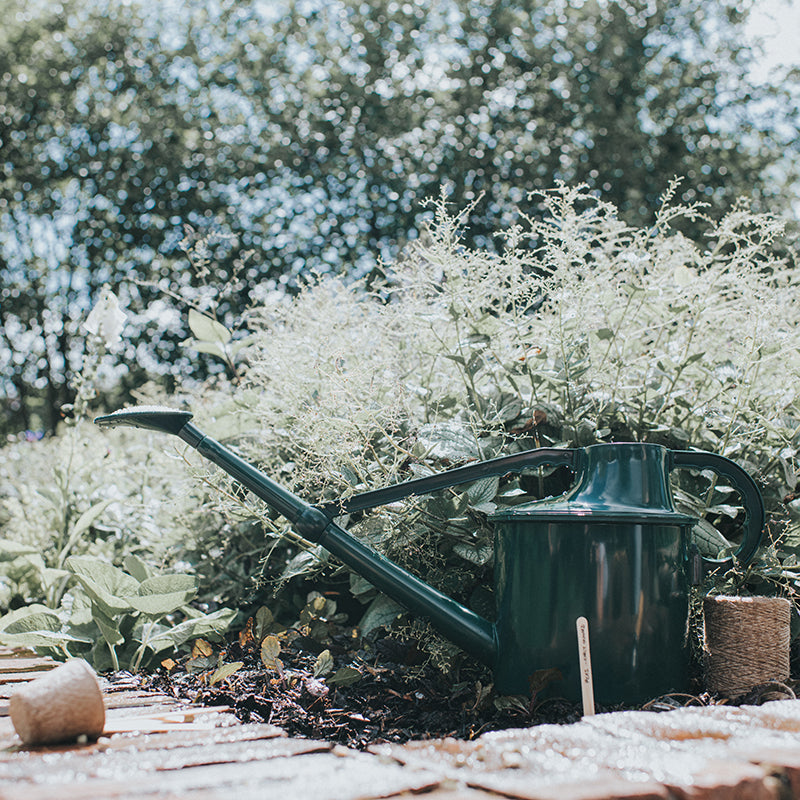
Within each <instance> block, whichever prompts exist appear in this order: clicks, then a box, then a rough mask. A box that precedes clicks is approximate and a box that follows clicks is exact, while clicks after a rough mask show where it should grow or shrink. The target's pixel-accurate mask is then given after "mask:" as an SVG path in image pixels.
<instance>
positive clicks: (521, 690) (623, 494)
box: [95, 406, 764, 704]
mask: <svg viewBox="0 0 800 800" xmlns="http://www.w3.org/2000/svg"><path fill="white" fill-rule="evenodd" d="M191 418H192V415H191V414H190V413H188V412H185V411H176V410H172V409H166V408H158V407H156V408H154V407H144V406H142V407H136V408H131V409H123V410H121V411H116V412H114V413H113V414H109V415H107V416H103V417H98V418H97V419H96V420H95V421H96V422H97V423H98V424H99V425H103V426H113V425H132V426H134V427H140V428H148V429H152V430H157V431H162V432H165V433H171V434H174V435H176V436H178V437H180V438H181V439H182V440H183V441H184V442H186V443H187V444H189V445H190V446H191V447H194V448H196V449H197V450H198V452H199V453H201V454H202V455H203V456H205V457H206V458H208V459H209V460H210V461H212V462H214V463H215V464H217V465H218V466H220V467H221V468H222V469H223V470H225V471H226V472H227V473H229V474H230V475H231V476H232V477H233V478H235V479H236V480H237V481H239V482H240V483H241V484H243V485H244V486H245V487H246V488H247V489H249V490H250V491H251V492H252V493H253V494H255V495H256V496H258V497H260V498H261V499H262V500H264V501H265V502H266V503H267V504H268V505H269V506H270V507H271V508H273V509H274V510H276V511H278V512H279V513H281V514H282V515H283V516H284V517H286V518H287V519H288V520H289V522H290V523H291V524H292V527H293V528H294V530H295V531H296V532H297V533H299V534H300V535H301V536H302V537H303V538H305V539H307V540H308V541H311V542H315V543H318V544H320V545H322V546H323V547H324V548H326V549H327V550H328V551H329V552H330V553H331V554H333V555H334V556H336V557H337V558H339V559H340V560H341V561H343V562H344V563H345V564H346V565H347V566H348V567H350V568H351V569H352V570H354V571H355V572H357V573H358V574H359V575H361V576H363V577H364V578H366V579H367V580H368V581H370V582H371V583H372V584H373V585H374V586H375V587H377V588H378V589H380V591H382V592H384V593H385V594H387V595H388V596H389V597H392V598H393V599H394V600H396V601H397V602H398V603H400V604H401V605H403V606H405V607H406V608H407V609H408V610H409V611H411V612H414V613H418V614H420V615H423V616H425V617H427V618H428V619H429V620H430V621H431V623H432V624H433V625H434V626H435V627H436V628H437V629H438V630H439V631H440V632H441V633H442V634H444V635H445V636H446V637H447V638H449V639H450V640H451V641H453V642H454V643H455V644H457V645H458V646H459V647H461V648H462V649H464V650H465V651H466V652H468V653H470V654H471V655H473V656H474V657H476V658H478V659H479V660H481V661H483V662H484V663H486V664H488V665H489V666H490V667H492V669H493V671H494V675H495V687H496V690H497V691H498V692H500V693H501V694H528V693H530V692H531V691H536V690H539V689H540V688H541V687H540V684H541V682H542V680H543V678H544V677H545V676H546V677H547V678H548V679H549V683H548V684H547V687H546V693H547V694H550V695H553V694H556V695H559V696H562V697H565V698H567V699H569V700H574V701H577V700H579V699H580V698H581V696H582V691H581V669H580V666H579V661H578V641H577V635H576V620H578V619H579V618H581V617H583V618H585V619H586V620H587V621H588V629H589V637H590V642H591V663H592V670H593V684H594V692H595V697H596V699H597V700H598V701H599V702H600V703H604V704H617V703H624V704H638V703H641V702H644V701H646V700H650V699H652V698H654V697H658V696H660V695H662V694H665V693H667V692H670V691H685V690H687V688H688V681H689V675H688V673H689V665H690V663H691V660H690V655H689V651H688V647H687V623H688V596H689V586H690V585H691V584H692V583H699V582H700V580H701V578H702V572H703V569H704V567H705V568H707V567H714V566H725V565H726V564H730V563H732V559H731V560H727V561H725V560H713V559H706V558H702V557H701V556H700V554H699V553H698V552H697V549H696V548H695V547H694V546H693V545H692V543H691V535H690V534H691V530H692V527H693V526H694V525H695V524H696V523H697V520H696V519H695V518H693V517H690V516H686V515H685V514H680V513H678V512H677V511H676V510H675V507H674V505H673V501H672V496H671V493H670V488H669V473H670V472H671V471H672V470H673V469H678V468H688V469H693V470H711V471H712V472H714V473H716V474H717V475H719V476H721V477H723V478H726V479H727V480H728V481H730V483H731V484H732V485H733V487H734V488H735V489H736V490H737V491H738V492H739V495H740V496H741V499H742V505H743V506H744V509H745V513H746V516H745V523H744V531H743V536H742V543H741V545H740V546H739V548H738V550H737V551H736V553H735V554H734V556H735V558H737V559H738V561H739V562H741V563H747V562H748V561H749V560H750V559H752V557H753V555H754V554H755V552H756V550H757V548H758V545H759V542H760V540H761V531H762V528H763V526H764V504H763V501H762V499H761V494H760V493H759V490H758V487H757V486H756V484H755V483H754V481H753V480H752V478H751V477H750V476H749V475H748V474H747V473H746V472H745V471H744V470H742V469H741V468H740V467H739V466H737V465H736V464H734V463H733V462H732V461H730V460H728V459H726V458H723V457H722V456H718V455H714V454H712V453H704V452H694V451H683V450H679V451H673V450H668V449H667V448H665V447H662V446H661V445H656V444H641V443H613V444H597V445H592V446H590V447H585V448H577V449H573V450H567V449H557V448H542V449H538V450H530V451H527V452H523V453H517V454H514V455H511V456H505V457H501V458H495V459H493V460H490V461H484V462H480V463H477V464H470V465H468V466H465V467H459V468H457V469H452V470H448V471H446V472H443V473H440V474H437V475H432V476H429V477H425V478H420V479H416V480H412V481H407V482H405V483H400V484H396V485H394V486H389V487H387V488H384V489H378V490H376V491H372V492H365V493H363V494H360V495H355V496H353V497H351V498H348V499H346V500H342V501H341V502H335V503H328V504H325V505H321V506H312V505H309V504H308V503H306V502H305V501H303V500H301V499H300V498H299V497H297V496H296V495H294V494H292V493H291V492H289V491H287V490H286V489H284V488H282V487H281V486H279V485H278V484H276V483H275V482H274V481H272V480H271V479H270V478H268V477H267V476H266V475H264V473H263V472H261V471H259V470H258V469H256V468H255V467H254V466H252V465H251V464H249V463H247V462H246V461H244V460H243V459H241V458H240V457H239V456H237V455H236V454H235V453H233V452H232V451H231V450H229V449H228V448H226V447H224V446H223V445H221V444H220V443H219V442H217V441H215V440H214V439H212V438H211V437H209V436H206V435H205V434H204V433H203V432H202V431H200V430H199V429H198V428H197V427H196V426H195V425H194V424H193V423H192V422H191V421H190V420H191ZM545 465H549V466H559V465H563V466H566V467H569V469H571V470H572V471H573V472H574V474H575V481H574V483H573V485H572V487H571V488H570V490H569V491H568V492H566V493H565V494H563V495H561V496H560V497H556V498H551V499H547V500H540V501H537V502H533V503H528V504H526V505H520V506H516V507H514V508H511V509H509V510H506V511H502V512H499V513H496V514H494V515H492V516H491V517H490V519H491V520H492V521H493V522H494V525H495V571H494V572H495V594H496V606H497V613H496V620H495V621H494V622H490V621H488V620H486V619H484V618H483V617H481V616H479V615H478V614H476V613H475V612H474V611H472V610H470V609H469V608H467V607H465V606H463V605H461V604H460V603H458V602H456V601H455V600H453V599H452V598H450V597H448V596H447V595H445V594H443V593H441V592H440V591H438V590H437V589H434V588H433V587H431V586H429V585H428V584H426V583H424V582H423V581H421V580H420V579H419V578H417V577H415V576H414V575H412V574H410V573H409V572H407V571H406V570H404V569H402V568H401V567H399V566H397V565H396V564H394V563H392V562H391V561H389V560H388V559H386V558H384V557H383V556H381V555H379V554H377V553H376V552H374V551H373V550H371V549H370V548H368V547H365V546H364V545H362V544H361V543H360V542H359V541H357V540H356V539H355V538H353V537H352V536H351V535H350V534H348V533H347V532H346V531H345V530H344V529H343V528H341V527H340V526H339V525H338V524H336V522H334V521H333V520H334V518H335V517H338V516H341V515H344V514H347V513H350V512H353V511H358V510H362V509H368V508H374V507H376V506H379V505H384V504H386V503H391V502H394V501H396V500H399V499H401V498H403V497H408V496H411V495H423V494H428V493H430V492H433V491H436V490H438V489H444V488H446V487H449V486H456V485H459V484H463V483H469V482H472V481H475V480H480V479H482V478H486V477H490V476H497V475H505V474H508V473H511V472H521V471H522V470H525V469H530V468H533V467H540V466H545Z"/></svg>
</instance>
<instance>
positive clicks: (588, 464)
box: [564, 443, 675, 514]
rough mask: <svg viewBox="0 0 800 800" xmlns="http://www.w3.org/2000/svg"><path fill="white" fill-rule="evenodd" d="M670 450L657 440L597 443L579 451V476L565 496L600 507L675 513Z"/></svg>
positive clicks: (570, 500) (577, 503) (598, 508)
mask: <svg viewBox="0 0 800 800" xmlns="http://www.w3.org/2000/svg"><path fill="white" fill-rule="evenodd" d="M670 456H671V454H670V451H669V450H667V448H665V447H662V446H661V445H657V444H640V443H619V444H597V445H591V446H589V447H585V448H582V449H580V450H578V451H577V453H576V459H575V470H576V473H577V475H576V480H575V483H574V484H573V486H572V487H571V488H570V489H569V491H568V492H567V493H566V495H565V496H564V500H565V501H567V502H570V503H572V504H575V505H576V507H580V506H585V507H587V508H594V509H597V510H598V511H603V512H606V513H613V512H614V511H619V512H620V513H633V512H635V511H636V510H647V511H649V512H663V513H665V514H670V513H675V507H674V504H673V500H672V493H671V491H670V487H669V479H668V475H669V471H670V468H671V457H670Z"/></svg>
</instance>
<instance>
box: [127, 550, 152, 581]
mask: <svg viewBox="0 0 800 800" xmlns="http://www.w3.org/2000/svg"><path fill="white" fill-rule="evenodd" d="M122 563H123V564H124V565H125V569H126V570H127V571H128V574H130V575H132V576H133V577H134V578H136V580H137V581H146V580H147V579H148V578H150V577H152V575H153V571H152V570H151V569H150V567H149V565H148V564H147V563H145V562H144V561H143V560H142V559H141V558H139V556H137V555H135V554H134V553H131V554H129V555H127V556H125V558H124V560H123V562H122Z"/></svg>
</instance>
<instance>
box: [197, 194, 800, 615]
mask: <svg viewBox="0 0 800 800" xmlns="http://www.w3.org/2000/svg"><path fill="white" fill-rule="evenodd" d="M674 189H675V186H672V187H670V189H669V191H668V192H667V195H666V198H665V202H664V205H663V207H662V208H661V210H660V213H659V215H658V219H657V222H656V224H655V225H654V226H653V227H652V228H649V229H636V228H631V227H629V226H627V225H626V224H624V223H623V222H622V221H621V220H620V219H619V217H618V215H617V213H616V210H615V209H614V208H613V207H612V206H610V205H608V204H606V203H604V202H602V201H600V200H598V199H596V198H595V197H593V196H590V195H589V194H587V193H586V192H584V191H583V190H582V189H581V188H569V187H566V186H559V187H557V188H556V189H555V190H553V191H552V192H550V193H547V194H545V195H542V196H539V197H537V198H536V201H537V202H538V208H536V209H535V210H536V211H537V216H536V217H534V216H532V215H531V216H529V215H525V214H522V213H521V214H520V216H519V222H518V223H517V224H516V225H514V226H513V227H512V228H510V229H509V230H506V231H502V232H499V233H498V237H499V238H500V239H501V241H502V248H501V250H500V252H498V253H497V254H492V253H488V252H485V251H479V250H471V249H469V248H466V247H464V246H463V245H462V243H461V241H460V233H461V231H462V230H463V226H464V225H465V224H466V222H467V220H468V215H469V211H470V209H466V210H464V211H462V212H460V213H456V214H453V213H451V211H450V209H449V207H448V205H447V203H446V202H445V200H444V199H443V198H441V199H439V200H438V201H437V202H436V203H434V218H433V221H432V223H431V225H430V227H429V230H428V231H427V233H426V235H425V236H424V237H423V238H422V239H421V240H420V241H419V242H417V243H415V244H414V245H413V246H412V247H410V248H409V249H408V251H407V252H406V253H405V254H404V257H403V258H402V259H400V260H399V261H398V262H397V263H395V264H392V265H391V266H386V265H383V267H382V279H381V280H380V281H375V280H373V281H372V285H371V287H370V288H369V289H368V288H367V287H366V286H365V285H364V283H362V282H357V281H356V282H353V281H347V280H343V279H339V278H333V277H318V278H316V279H314V280H312V281H309V283H308V285H307V286H306V288H305V289H304V290H303V291H301V292H300V293H299V295H298V296H297V297H295V298H294V299H292V300H289V299H287V298H284V297H280V298H276V299H275V300H274V301H273V302H269V303H267V302H265V303H264V304H262V305H261V306H260V307H259V308H257V309H255V310H254V311H253V312H252V313H250V315H249V319H248V324H249V328H250V329H251V331H252V333H253V343H252V344H251V345H250V347H249V348H248V349H247V350H246V351H244V356H245V366H244V368H243V370H242V380H241V383H240V384H239V386H238V387H237V388H236V390H235V391H234V392H233V393H232V395H231V396H230V397H229V398H225V399H224V400H220V398H219V396H217V397H216V398H211V397H209V398H207V403H206V404H205V405H204V408H205V411H204V414H205V416H206V418H207V420H208V423H209V424H210V425H211V426H212V429H213V428H214V426H216V428H215V430H216V431H217V432H219V433H222V434H223V435H224V436H226V437H229V438H230V440H231V441H233V442H235V443H236V445H237V446H238V448H239V449H240V450H241V451H242V452H244V453H245V454H247V455H249V456H250V457H251V458H252V459H254V460H255V461H257V462H258V463H259V464H260V465H261V466H262V467H263V468H264V469H265V470H266V471H267V472H268V473H270V474H271V475H272V476H273V477H275V478H276V479H277V480H279V481H280V482H282V483H284V484H285V485H288V486H289V487H290V488H292V489H293V490H295V491H296V492H297V493H299V494H300V495H301V496H304V497H305V498H307V499H309V500H311V501H319V500H324V499H335V498H339V497H346V496H348V495H350V494H352V493H354V492H359V491H362V490H367V489H372V488H376V487H379V486H385V485H388V484H391V483H395V482H397V481H400V480H404V479H407V478H409V477H413V476H417V475H423V474H428V473H430V472H431V471H438V470H441V469H444V468H447V467H450V466H453V465H456V464H459V463H462V462H466V461H470V460H475V459H486V458H491V457H494V456H497V455H499V454H501V453H509V452H513V451H517V450H522V449H528V448H531V447H538V446H558V447H562V446H563V447H574V446H585V445H589V444H592V443H595V442H602V441H612V440H617V441H649V442H657V443H662V444H665V445H667V446H669V447H672V448H699V449H704V450H710V451H713V452H716V453H720V454H722V455H725V456H727V457H729V458H732V459H734V460H735V461H737V462H739V463H740V464H741V465H742V466H744V467H745V468H746V469H748V471H749V472H750V473H751V474H752V475H753V476H754V477H755V478H756V479H757V481H759V482H760V484H761V486H762V487H763V490H764V494H765V498H766V501H767V505H768V510H769V512H770V526H771V528H770V529H771V532H772V539H771V540H770V542H771V544H770V546H771V547H773V545H774V544H775V543H777V545H778V546H779V548H780V549H779V550H778V549H775V547H773V549H772V551H769V549H768V548H767V549H765V550H764V551H763V553H762V557H763V556H764V554H765V553H766V554H767V556H768V558H767V560H768V561H769V559H770V558H772V557H773V555H774V556H775V558H778V556H780V559H779V560H778V561H777V562H776V561H774V560H773V561H771V562H770V563H771V564H772V566H771V567H770V566H769V565H767V564H766V562H763V561H762V562H761V567H762V570H761V573H760V574H761V577H762V578H763V575H764V569H767V570H769V569H772V568H773V567H774V568H777V569H778V571H779V572H780V575H778V574H777V573H776V574H775V575H774V576H773V577H775V578H776V579H779V580H778V582H779V583H780V584H781V587H780V588H781V589H782V590H784V591H789V592H793V591H794V587H795V585H796V584H795V580H796V578H797V575H796V574H795V572H794V571H793V569H792V567H793V561H792V559H793V557H794V555H793V554H795V553H800V550H797V549H796V548H797V545H798V544H800V537H798V529H797V525H796V522H795V521H794V520H795V509H794V507H793V505H792V503H789V505H788V506H787V505H785V504H784V503H783V498H785V497H786V496H787V495H790V494H791V493H792V492H793V491H794V490H795V488H796V484H797V447H798V443H799V442H800V433H799V431H800V429H799V428H798V421H799V420H800V414H799V413H798V405H797V397H798V391H797V390H798V380H799V379H800V371H799V369H798V367H799V366H800V359H799V358H798V348H797V346H796V343H797V341H798V338H797V334H798V331H797V325H798V313H797V309H796V300H795V298H796V293H797V277H796V274H795V273H794V272H793V271H792V270H791V269H790V268H789V267H788V266H787V265H786V264H785V263H783V262H782V261H780V260H778V259H777V258H775V257H774V256H773V255H772V249H773V244H774V243H775V240H776V237H778V236H779V235H780V233H781V231H782V224H781V223H780V221H779V220H776V219H774V218H772V217H770V216H767V215H761V214H752V213H750V212H749V210H748V208H747V206H746V204H744V203H741V204H739V205H737V206H736V207H735V208H733V209H732V210H731V211H730V212H729V213H728V214H727V215H726V216H725V217H724V218H723V219H722V221H721V222H719V223H718V224H713V223H711V222H709V223H708V225H709V229H708V233H707V237H706V239H705V241H703V242H694V241H690V240H689V239H688V238H686V237H685V236H684V235H682V234H681V232H680V225H681V222H682V220H685V219H692V220H697V219H700V218H701V217H702V209H701V208H700V207H699V206H693V207H684V206H680V205H675V204H673V203H672V193H673V192H674ZM372 277H373V278H374V276H372ZM217 480H221V481H222V484H221V485H222V486H223V488H224V491H223V494H222V495H221V497H222V499H221V501H220V505H219V509H220V512H221V513H223V514H232V513H235V514H236V515H237V517H238V518H240V515H241V508H242V497H241V493H238V494H237V492H236V491H235V490H233V489H232V488H231V487H228V486H226V485H225V484H226V478H225V477H224V476H217ZM680 480H681V484H680V485H677V486H676V487H675V489H676V495H677V498H678V500H679V504H680V506H681V508H682V509H683V510H686V511H688V512H691V513H693V514H695V515H697V516H699V517H700V518H701V525H700V526H699V527H698V530H697V534H698V541H699V543H700V545H701V546H702V549H703V550H704V551H705V552H706V553H708V554H710V555H714V556H716V555H717V554H718V553H719V552H720V551H723V552H724V551H729V550H730V542H729V541H727V540H726V538H725V537H726V536H728V537H730V536H734V535H735V527H736V526H735V524H734V522H735V518H736V517H737V515H738V513H739V511H738V508H737V506H736V497H735V494H734V493H733V491H732V490H731V489H730V488H729V487H725V486H722V485H716V484H714V483H709V482H707V481H706V480H705V478H703V477H698V476H694V477H693V476H691V475H683V474H681V478H680ZM564 488H565V484H564V483H563V476H560V475H558V474H555V475H552V476H550V475H547V474H540V473H536V474H534V475H533V476H522V477H520V478H514V479H511V480H491V481H488V482H483V483H482V484H480V485H473V486H472V487H469V488H468V489H467V490H462V491H459V490H456V491H450V492H447V493H445V495H444V496H439V497H425V498H414V499H410V500H408V501H406V502H402V503H397V504H394V505H393V506H392V507H389V508H382V509H377V510H375V511H374V512H371V513H369V514H366V515H361V516H359V517H357V518H353V519H351V520H349V521H348V522H349V529H350V530H351V532H352V533H353V534H354V535H356V536H357V537H359V538H361V539H363V540H365V541H366V542H368V543H369V544H371V545H373V546H374V547H376V548H377V549H378V550H379V551H381V552H384V553H386V554H387V555H389V557H391V558H393V559H395V560H397V561H399V562H400V563H402V564H404V565H406V566H408V567H410V568H411V569H412V571H414V572H416V573H417V574H420V575H421V576H422V577H423V578H424V579H426V580H428V581H429V582H430V583H432V584H434V585H436V586H438V587H440V588H442V589H444V590H445V591H449V592H451V593H453V594H455V595H456V596H458V597H459V598H460V599H464V600H468V601H470V602H472V603H473V604H480V603H482V602H483V601H484V600H486V597H487V591H488V587H489V584H490V581H489V576H488V565H489V562H490V560H491V554H492V542H491V532H490V529H489V526H488V525H487V524H486V515H487V513H489V512H491V511H492V510H494V509H495V508H496V507H497V506H499V505H503V504H507V503H514V502H518V501H519V498H520V494H521V493H526V494H530V495H533V496H534V497H536V496H543V495H545V494H548V493H553V492H558V491H561V490H563V489H564ZM247 503H248V508H249V513H250V514H251V515H252V518H253V519H258V520H260V523H261V525H262V526H263V528H264V532H265V533H266V535H267V536H268V537H271V538H272V540H273V541H274V542H277V541H281V542H283V543H284V544H285V543H286V539H285V538H283V537H285V534H286V529H285V528H284V527H283V526H282V525H281V523H280V521H279V520H277V519H276V518H275V515H274V514H273V513H272V512H271V511H270V510H269V509H265V508H263V507H262V506H260V505H259V504H258V503H255V502H252V498H248V500H247ZM234 510H235V511H234ZM275 553H279V554H280V558H279V559H277V560H273V563H272V565H271V567H269V568H268V571H271V574H272V575H273V576H274V578H275V580H276V583H277V584H280V583H281V581H282V580H285V579H287V578H290V577H292V576H295V575H297V574H310V572H311V571H312V570H313V569H319V568H322V567H325V566H326V564H327V559H326V556H325V554H324V553H322V552H321V551H320V550H319V549H314V548H310V547H308V546H303V545H302V543H300V547H299V548H298V546H297V545H292V547H290V548H289V550H288V552H287V549H286V547H285V546H283V545H282V546H281V547H279V548H278V549H277V550H276V551H275ZM293 553H294V554H296V555H295V556H294V557H293V558H292V554H293ZM770 553H771V554H772V555H770ZM776 564H777V567H776ZM787 567H788V570H787ZM716 577H717V578H719V576H716ZM750 577H752V575H751V576H750ZM768 577H769V576H768ZM746 580H749V578H747V579H745V580H744V581H740V588H741V584H743V583H746ZM362 583H363V582H359V581H358V580H356V579H353V586H354V587H356V588H357V589H358V588H360V589H361V592H362V593H361V594H360V595H359V596H360V597H361V598H362V599H368V598H369V597H370V594H369V593H368V592H367V591H366V590H365V588H364V587H363V586H362ZM375 602H380V603H384V604H385V601H384V600H378V601H375ZM373 611H374V607H373V608H372V609H371V612H373ZM387 618H388V617H387Z"/></svg>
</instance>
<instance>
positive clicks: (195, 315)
mask: <svg viewBox="0 0 800 800" xmlns="http://www.w3.org/2000/svg"><path fill="white" fill-rule="evenodd" d="M189 327H190V328H191V329H192V333H193V334H194V335H195V336H196V337H197V338H198V339H199V340H200V341H201V342H218V343H219V344H221V345H224V344H227V343H228V342H229V341H230V340H231V332H230V331H229V330H228V329H227V328H226V327H225V326H224V325H223V324H222V323H221V322H217V320H215V319H212V318H211V317H209V316H206V315H205V314H201V313H200V312H199V311H195V309H193V308H190V309H189Z"/></svg>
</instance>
